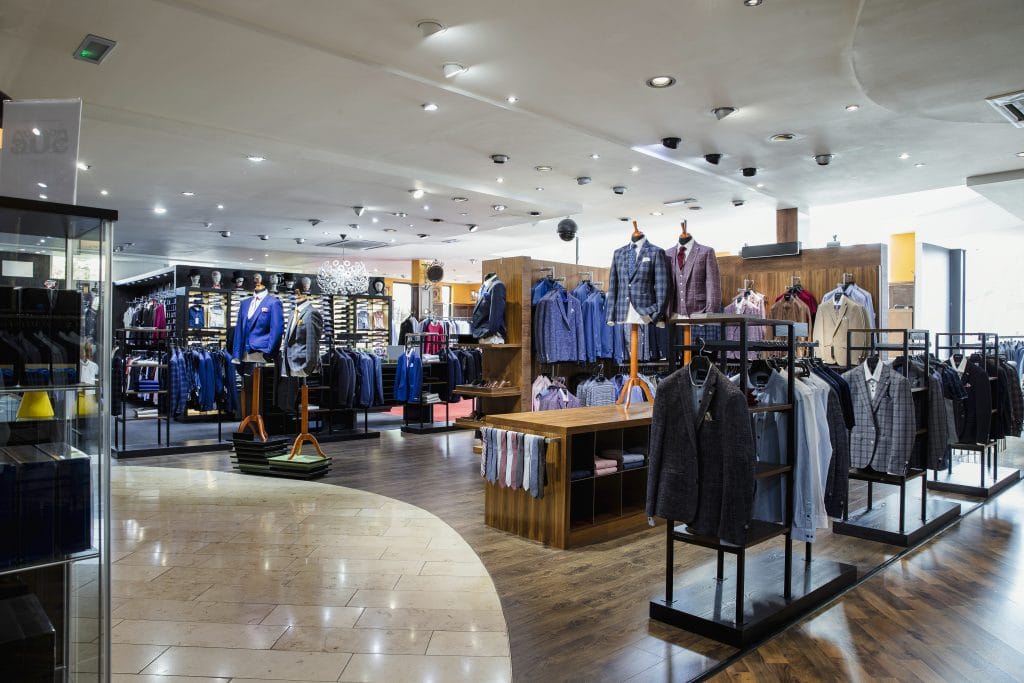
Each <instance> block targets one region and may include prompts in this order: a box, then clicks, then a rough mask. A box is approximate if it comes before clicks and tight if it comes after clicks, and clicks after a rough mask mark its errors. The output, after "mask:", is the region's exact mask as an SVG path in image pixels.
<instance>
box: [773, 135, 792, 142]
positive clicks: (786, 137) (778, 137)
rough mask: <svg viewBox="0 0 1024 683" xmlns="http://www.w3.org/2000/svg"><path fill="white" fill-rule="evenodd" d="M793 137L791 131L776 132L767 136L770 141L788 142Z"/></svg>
mask: <svg viewBox="0 0 1024 683" xmlns="http://www.w3.org/2000/svg"><path fill="white" fill-rule="evenodd" d="M795 139H796V135H794V134H793V133H776V134H775V135H773V136H771V137H770V138H768V140H769V141H770V142H790V141H791V140H795Z"/></svg>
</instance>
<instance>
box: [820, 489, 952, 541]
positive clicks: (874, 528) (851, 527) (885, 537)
mask: <svg viewBox="0 0 1024 683" xmlns="http://www.w3.org/2000/svg"><path fill="white" fill-rule="evenodd" d="M899 500H900V497H899V495H897V494H893V495H891V496H889V497H887V498H882V499H881V500H879V501H877V502H876V503H875V504H874V505H873V506H872V508H871V509H870V510H868V509H867V508H862V509H860V510H858V511H856V512H853V513H850V516H849V519H847V520H845V521H844V520H839V519H837V520H834V521H833V522H832V533H834V534H840V535H843V536H854V537H856V538H863V539H865V540H868V541H877V542H878V543H888V544H889V545H897V546H900V547H902V548H909V547H910V546H912V545H917V544H918V543H920V542H921V541H923V540H924V539H926V538H928V537H929V536H931V535H932V534H933V533H935V532H936V531H938V530H939V529H941V528H942V527H944V526H945V525H946V524H948V523H949V522H951V521H953V520H954V519H956V518H957V517H959V516H960V503H954V502H952V501H946V500H932V499H931V498H929V500H928V506H927V508H926V509H925V518H924V520H922V519H921V499H920V498H911V499H908V500H907V510H906V516H905V517H904V525H903V531H902V532H900V503H899Z"/></svg>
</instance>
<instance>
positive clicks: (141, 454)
mask: <svg viewBox="0 0 1024 683" xmlns="http://www.w3.org/2000/svg"><path fill="white" fill-rule="evenodd" d="M229 450H231V442H230V441H218V440H217V439H191V440H188V441H182V442H181V443H178V444H175V445H173V446H141V447H139V448H111V449H110V454H111V456H113V457H114V459H116V460H127V459H129V458H151V457H154V456H157V455H184V454H188V453H208V452H210V451H229Z"/></svg>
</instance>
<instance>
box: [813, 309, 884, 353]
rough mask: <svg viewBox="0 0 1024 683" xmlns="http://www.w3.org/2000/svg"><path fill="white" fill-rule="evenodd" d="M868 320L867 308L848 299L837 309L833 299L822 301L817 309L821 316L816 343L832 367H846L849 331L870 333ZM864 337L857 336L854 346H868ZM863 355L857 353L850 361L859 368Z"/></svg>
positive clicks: (815, 324) (855, 335)
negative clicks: (847, 333) (865, 330)
mask: <svg viewBox="0 0 1024 683" xmlns="http://www.w3.org/2000/svg"><path fill="white" fill-rule="evenodd" d="M869 328H870V324H869V323H868V316H867V313H866V312H865V310H864V307H863V306H861V305H860V304H858V303H856V302H855V301H853V300H852V299H850V298H849V297H848V296H845V295H844V296H843V297H842V298H841V299H840V304H839V307H838V308H837V307H836V306H835V304H834V303H833V300H832V299H828V300H827V301H825V300H822V304H821V305H820V306H818V315H817V316H816V317H815V318H814V334H813V339H814V341H816V342H818V345H819V348H818V351H819V355H820V357H821V359H822V360H823V361H825V362H826V363H828V364H829V365H846V364H847V359H846V356H847V343H846V332H847V330H863V329H869ZM865 339H866V337H865V335H864V333H860V332H859V333H855V334H854V335H853V337H852V340H853V345H854V346H866V343H865ZM863 355H864V352H863V351H857V352H855V353H854V354H853V356H852V357H851V362H852V363H854V364H856V363H859V362H860V359H861V357H863Z"/></svg>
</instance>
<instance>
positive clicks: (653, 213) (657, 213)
mask: <svg viewBox="0 0 1024 683" xmlns="http://www.w3.org/2000/svg"><path fill="white" fill-rule="evenodd" d="M651 215H652V216H660V215H661V211H651Z"/></svg>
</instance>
